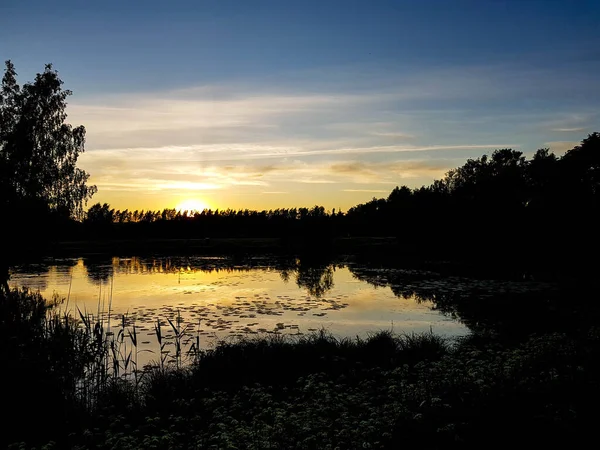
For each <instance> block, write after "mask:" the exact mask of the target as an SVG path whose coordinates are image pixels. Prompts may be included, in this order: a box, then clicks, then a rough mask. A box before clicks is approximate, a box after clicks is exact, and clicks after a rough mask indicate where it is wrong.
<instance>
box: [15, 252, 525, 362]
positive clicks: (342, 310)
mask: <svg viewBox="0 0 600 450" xmlns="http://www.w3.org/2000/svg"><path fill="white" fill-rule="evenodd" d="M392 275H393V276H392ZM390 280H394V281H390ZM461 283H462V284H461ZM477 283H480V282H478V281H476V280H466V281H465V280H458V279H451V278H444V279H440V278H439V277H438V278H436V277H435V276H433V275H432V274H427V273H418V272H416V273H412V272H410V271H395V272H393V273H392V272H390V270H382V269H377V268H371V267H367V266H364V265H358V264H356V263H351V262H336V263H333V262H331V261H300V260H298V259H286V260H276V259H269V258H252V259H245V260H243V261H235V260H232V259H230V258H217V257H151V258H138V257H131V258H116V257H115V258H104V259H90V258H73V259H61V260H56V259H53V260H48V261H44V262H41V263H38V264H29V265H22V266H18V267H15V268H14V269H13V270H12V273H11V279H10V284H11V285H13V286H24V287H28V288H31V289H34V290H39V291H40V292H41V293H42V294H43V295H44V296H45V297H46V298H51V297H52V296H53V295H57V296H58V297H60V298H63V299H65V300H64V302H63V303H62V304H61V306H60V307H61V308H62V309H63V310H68V311H71V312H72V313H74V314H75V315H76V316H78V315H79V312H78V310H79V311H82V312H83V313H91V314H94V315H96V316H97V315H98V314H100V316H101V317H104V320H105V324H108V322H107V319H108V315H109V313H110V317H111V320H112V324H113V327H114V326H115V324H118V323H120V321H121V320H122V317H123V315H125V317H126V319H127V325H128V326H129V327H131V326H133V324H135V326H136V331H137V333H138V335H139V338H138V342H140V344H139V349H145V350H150V351H151V352H152V353H151V352H147V354H146V356H145V357H144V359H146V360H148V361H150V360H152V357H151V355H152V354H156V350H157V342H156V341H157V340H156V336H155V329H154V325H155V324H156V323H157V320H158V321H159V322H160V324H161V326H163V327H164V330H163V332H164V333H165V334H166V335H167V337H168V338H172V337H173V336H172V335H173V332H172V330H171V326H170V324H169V322H168V319H170V320H171V321H172V322H174V323H177V318H179V323H180V326H181V328H182V329H183V328H185V330H186V333H185V334H186V341H184V344H186V343H189V342H191V341H192V340H195V337H199V338H200V342H201V346H202V347H209V346H211V345H214V343H215V342H216V341H218V340H220V339H228V338H235V337H239V336H252V335H259V334H263V333H264V334H266V333H281V334H302V333H309V332H311V331H315V330H319V329H321V328H325V329H327V330H328V331H330V332H331V333H333V334H335V335H336V336H340V337H342V336H345V337H355V336H361V337H364V336H366V335H367V334H368V333H370V332H374V331H378V330H393V331H395V332H398V333H412V332H424V331H433V332H434V333H437V334H442V335H446V336H461V335H465V334H467V333H468V329H467V327H466V326H465V325H464V324H463V323H461V321H460V320H458V319H457V318H455V317H452V316H451V315H449V314H444V313H442V312H440V311H439V310H437V309H436V305H435V303H434V302H433V301H432V299H433V300H435V297H436V295H437V294H431V295H429V296H428V295H425V294H423V292H425V293H427V292H429V291H428V289H429V290H431V289H433V290H434V291H435V292H438V291H439V290H442V291H444V292H452V291H453V290H457V291H460V292H465V291H468V290H469V289H479V291H481V286H479V285H478V284H477ZM480 284H481V283H480ZM488 285H489V283H488ZM488 287H489V286H488ZM530 287H531V286H529V287H528V288H530ZM492 288H493V289H494V290H495V291H498V290H501V289H509V290H510V289H523V286H522V285H518V286H516V287H514V286H511V285H506V284H502V285H494V286H492Z"/></svg>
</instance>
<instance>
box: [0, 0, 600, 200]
mask: <svg viewBox="0 0 600 450" xmlns="http://www.w3.org/2000/svg"><path fill="white" fill-rule="evenodd" d="M599 19H600V2H597V1H582V0H580V1H578V0H574V1H552V0H545V1H537V0H519V1H512V0H511V1H495V0H479V1H470V0H469V1H466V0H465V1H461V0H456V1H450V0H446V1H441V0H437V1H427V0H425V1H400V0H397V1H343V2H341V1H302V2H299V1H296V2H292V1H241V0H239V1H223V0H221V1H194V2H191V1H189V2H187V1H169V2H158V1H145V2H127V1H120V2H114V1H102V2H86V1H58V0H57V1H52V2H47V1H17V0H3V2H2V3H1V6H0V56H2V58H3V59H12V60H13V62H14V63H15V65H16V68H17V71H18V72H19V74H20V80H21V81H25V80H30V79H31V78H33V76H34V74H35V73H36V72H38V71H40V70H42V69H43V65H44V63H46V62H52V63H53V64H54V66H55V68H56V69H57V70H58V71H59V72H60V75H61V77H62V79H63V80H64V81H65V87H66V88H68V89H71V90H73V91H74V95H73V97H71V99H70V103H69V109H68V112H69V121H71V122H72V123H74V124H80V123H81V124H84V125H85V126H86V128H87V130H88V140H87V146H86V148H87V151H86V153H85V154H84V155H83V156H82V157H81V166H82V167H84V168H85V169H86V170H88V171H89V172H90V173H91V174H92V180H93V182H95V183H96V184H97V185H98V187H99V192H98V194H97V196H96V198H95V199H94V200H97V201H108V202H110V203H111V204H113V205H114V206H116V207H120V208H125V207H129V208H132V207H133V208H135V207H137V206H139V207H140V208H142V207H144V208H148V207H152V208H159V207H163V206H175V205H176V204H179V203H181V202H183V201H187V200H197V201H198V202H204V203H206V204H209V205H211V206H213V207H221V208H222V207H236V208H237V207H245V206H247V207H251V208H263V207H265V208H270V207H276V206H292V205H295V206H298V205H313V204H315V203H319V204H324V205H325V206H326V207H328V208H332V207H342V208H343V209H347V208H348V207H349V206H351V205H353V204H356V203H358V202H363V201H366V200H368V199H370V198H371V197H373V196H376V197H380V196H386V195H387V193H388V192H389V191H390V190H391V189H392V188H393V187H394V186H395V185H401V184H407V185H409V186H412V187H418V186H421V185H423V184H429V183H430V182H431V181H432V180H433V179H434V178H439V177H440V176H443V174H444V173H445V171H447V170H448V169H450V168H452V167H456V166H458V165H460V164H462V163H463V162H464V161H465V160H466V159H467V158H469V157H476V156H480V155H481V154H483V153H490V152H491V151H493V150H494V149H495V148H502V147H513V148H517V149H519V150H521V151H523V152H525V153H531V152H533V151H535V150H536V149H537V148H541V147H550V148H551V149H553V150H554V151H556V152H557V153H560V152H564V151H565V149H567V148H570V147H572V146H573V145H574V144H575V143H577V142H578V141H579V140H581V139H582V138H583V137H585V136H586V135H587V134H588V133H590V132H592V131H596V130H598V129H600V126H599V125H600V114H599V113H598V111H599V106H600V82H599V81H598V80H600V77H598V75H597V74H598V73H599V69H600V35H599V33H598V31H597V27H598V25H597V24H598V20H599Z"/></svg>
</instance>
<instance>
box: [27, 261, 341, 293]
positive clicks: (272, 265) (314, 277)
mask: <svg viewBox="0 0 600 450" xmlns="http://www.w3.org/2000/svg"><path fill="white" fill-rule="evenodd" d="M63 262H64V263H65V264H69V260H64V261H61V262H60V264H61V265H62V264H63ZM76 262H77V261H76V260H71V261H70V264H71V266H74V265H75V264H76ZM81 263H82V264H83V267H84V269H85V271H86V275H87V277H88V278H89V280H90V281H91V282H92V283H93V284H94V285H99V284H102V283H107V282H108V281H109V280H110V278H111V276H112V275H113V274H159V273H177V274H181V273H187V274H189V273H195V272H207V273H211V272H216V273H219V272H225V273H235V272H246V273H247V272H251V271H253V270H256V269H268V270H276V271H278V272H279V274H280V277H281V279H282V280H283V281H284V282H286V283H287V282H289V281H290V279H292V278H293V280H294V281H295V283H296V285H297V286H298V287H299V288H301V289H305V290H306V292H307V293H308V294H309V295H311V296H314V297H318V298H320V297H323V296H324V295H326V294H327V292H329V291H330V290H331V289H332V288H333V286H334V281H333V273H334V271H335V269H336V267H338V266H339V267H341V266H340V265H336V264H334V263H333V262H332V261H330V260H327V259H322V258H321V259H317V258H247V259H234V258H220V257H166V258H150V259H147V258H138V257H132V258H116V257H114V258H108V257H102V256H95V257H86V258H83V259H82V260H81ZM49 267H50V266H49V265H48V264H46V265H45V266H44V265H40V268H45V270H49ZM52 267H54V266H52ZM19 270H20V271H21V272H22V273H26V272H28V271H30V270H31V267H23V268H20V269H19ZM37 273H38V274H41V273H43V270H42V271H39V270H38V271H37ZM37 278H38V279H39V280H40V283H42V284H40V285H39V286H35V288H36V289H40V290H44V289H45V288H46V285H45V284H43V283H45V281H46V279H45V277H39V276H37ZM32 287H34V286H32Z"/></svg>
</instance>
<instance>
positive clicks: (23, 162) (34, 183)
mask: <svg viewBox="0 0 600 450" xmlns="http://www.w3.org/2000/svg"><path fill="white" fill-rule="evenodd" d="M62 85H63V82H62V80H61V79H60V78H59V76H58V73H57V72H56V71H55V70H53V69H52V65H51V64H48V65H46V67H45V69H44V71H43V72H42V73H38V74H37V75H36V77H35V80H34V81H33V82H30V83H26V84H25V85H23V86H22V87H21V86H19V84H18V83H17V73H16V71H15V67H14V65H13V64H12V62H10V61H6V68H5V71H4V76H3V78H2V89H1V90H0V175H1V177H2V181H1V182H0V201H1V202H2V208H3V209H4V210H5V211H6V210H8V211H11V210H15V209H22V208H32V207H33V208H35V209H38V208H44V209H47V210H49V211H51V212H54V213H58V214H59V215H63V216H68V217H71V218H75V219H82V218H83V215H84V206H85V204H86V202H87V200H88V199H90V198H91V197H92V195H93V194H94V193H95V192H96V187H95V186H88V185H87V181H88V179H89V174H88V173H86V172H85V171H83V170H81V169H79V168H77V166H76V164H77V159H78V157H79V155H80V154H81V153H82V152H83V151H84V144H85V128H84V127H83V126H78V127H73V126H71V125H70V124H68V123H66V122H65V120H66V118H67V114H66V112H65V110H66V106H67V102H66V100H67V97H68V96H69V95H71V91H69V90H64V89H63V88H62Z"/></svg>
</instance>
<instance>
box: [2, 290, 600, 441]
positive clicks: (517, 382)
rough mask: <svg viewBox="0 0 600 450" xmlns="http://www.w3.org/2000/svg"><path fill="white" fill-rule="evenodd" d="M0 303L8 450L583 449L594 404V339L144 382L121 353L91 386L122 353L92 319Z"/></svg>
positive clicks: (390, 348)
mask: <svg viewBox="0 0 600 450" xmlns="http://www.w3.org/2000/svg"><path fill="white" fill-rule="evenodd" d="M1 300H2V301H0V307H1V308H3V309H2V311H1V312H2V314H1V315H0V333H1V334H0V343H2V344H3V346H2V347H1V350H2V351H3V352H4V353H3V355H4V356H7V357H6V358H5V359H4V361H5V365H4V367H3V371H2V373H3V387H4V388H5V389H6V388H7V387H10V390H11V392H12V393H13V394H14V396H13V398H11V402H10V410H11V414H10V415H8V416H5V417H4V419H3V430H4V431H3V435H2V439H3V441H2V444H10V443H11V442H12V444H10V445H9V446H8V448H14V449H16V448H33V446H37V447H36V448H74V449H87V448H96V449H101V448H111V449H136V448H156V449H159V448H164V449H187V448H249V449H263V448H296V449H312V448H331V449H334V448H348V449H353V448H398V447H399V446H405V445H415V444H418V445H420V446H422V447H425V448H480V446H481V442H483V441H489V440H490V439H493V443H494V445H506V444H508V443H510V442H511V440H512V439H514V436H517V435H518V436H519V439H520V442H521V443H528V444H530V445H536V446H542V445H550V446H551V447H553V448H554V447H555V446H556V445H559V444H560V445H575V444H576V443H577V441H578V440H581V441H584V440H585V439H586V438H588V437H589V436H588V434H587V433H588V431H590V430H593V427H592V426H591V425H592V424H593V423H595V422H594V421H595V418H596V414H595V409H596V408H595V406H596V404H597V401H598V399H599V397H600V384H599V382H598V380H600V377H599V376H600V364H599V363H598V361H600V358H599V356H600V339H599V336H600V334H599V333H598V330H597V329H596V328H593V327H592V328H590V329H588V330H587V331H586V332H581V333H580V334H578V335H576V336H569V335H567V334H562V333H549V334H545V335H532V336H529V337H527V338H525V339H524V340H522V341H519V342H517V343H514V344H510V345H506V344H503V343H502V342H501V341H497V340H495V339H492V338H490V337H486V336H484V335H473V336H470V337H467V338H463V339H460V340H457V341H451V340H448V339H445V338H441V337H439V336H436V335H433V334H431V333H425V334H422V335H395V334H393V333H391V332H379V333H375V334H373V335H371V336H369V337H367V338H366V339H358V338H357V339H353V340H351V339H337V338H335V337H334V336H332V335H330V334H328V333H327V332H325V331H321V332H319V333H314V334H311V335H307V336H287V337H284V336H281V335H279V336H277V335H271V336H267V337H258V338H254V339H243V340H240V341H236V342H222V343H220V344H219V345H217V346H216V347H214V348H213V349H209V350H205V351H201V352H197V353H196V356H195V358H194V359H193V360H192V362H191V365H187V366H178V365H177V364H170V365H160V364H159V365H157V366H154V367H150V368H147V370H146V371H145V372H144V373H143V374H137V371H136V368H135V366H129V368H126V367H125V366H124V365H123V364H124V363H125V362H126V361H129V363H128V364H131V361H133V359H134V358H135V356H131V355H132V354H131V353H129V356H127V355H125V354H124V353H122V354H121V356H118V357H117V360H118V362H117V363H116V366H112V369H110V370H108V372H107V373H105V375H106V376H104V377H101V378H100V379H99V378H98V372H97V371H94V370H90V369H91V368H93V367H102V366H104V367H107V368H110V367H111V364H112V363H111V361H112V358H110V356H111V355H115V354H116V353H115V352H113V351H111V350H108V351H106V350H107V349H106V348H105V347H104V344H103V342H109V343H110V342H111V341H110V340H108V341H107V340H106V338H107V336H108V333H107V331H101V330H102V329H103V328H104V329H105V330H107V328H105V327H106V325H107V324H106V323H105V322H103V320H102V319H101V318H99V317H95V318H94V317H91V316H89V315H87V314H85V313H81V320H80V321H79V322H78V321H75V320H74V319H72V318H68V317H67V316H64V315H62V316H60V315H58V316H57V315H52V314H50V315H48V312H50V311H52V309H53V308H50V309H48V308H49V305H48V304H46V303H45V302H44V301H43V299H42V298H41V297H40V296H39V295H37V294H32V293H29V292H27V291H23V290H21V291H17V290H13V291H11V293H10V294H9V296H8V297H5V298H2V299H1ZM50 306H52V304H50ZM171 327H173V329H174V330H178V329H179V324H177V325H176V324H175V323H172V324H171ZM114 331H115V340H114V341H113V342H116V343H118V342H119V340H121V343H123V342H125V341H128V342H130V343H131V344H134V343H135V340H136V336H135V333H136V332H135V324H131V323H130V324H127V320H126V318H123V321H122V324H121V325H119V324H117V326H115V327H114ZM159 336H160V334H159V333H158V332H157V338H158V339H160V337H159ZM96 337H100V339H96ZM16 340H18V341H19V342H20V344H15V341H16ZM109 348H110V345H109ZM132 348H134V347H132ZM99 349H100V351H98V350H99ZM125 353H126V352H125ZM107 356H109V358H108V362H107ZM123 357H124V358H123ZM115 367H120V369H121V372H119V371H118V370H116V371H115V370H114V369H115ZM241 369H243V370H241ZM123 370H126V371H128V373H130V374H132V375H133V376H125V377H123V374H124V372H123ZM21 377H24V378H23V379H21ZM98 380H100V382H99V383H98ZM89 387H94V389H90V388H89ZM92 391H93V392H92ZM5 398H8V397H7V396H6V395H5ZM506 430H511V432H510V433H507V431H506Z"/></svg>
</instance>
